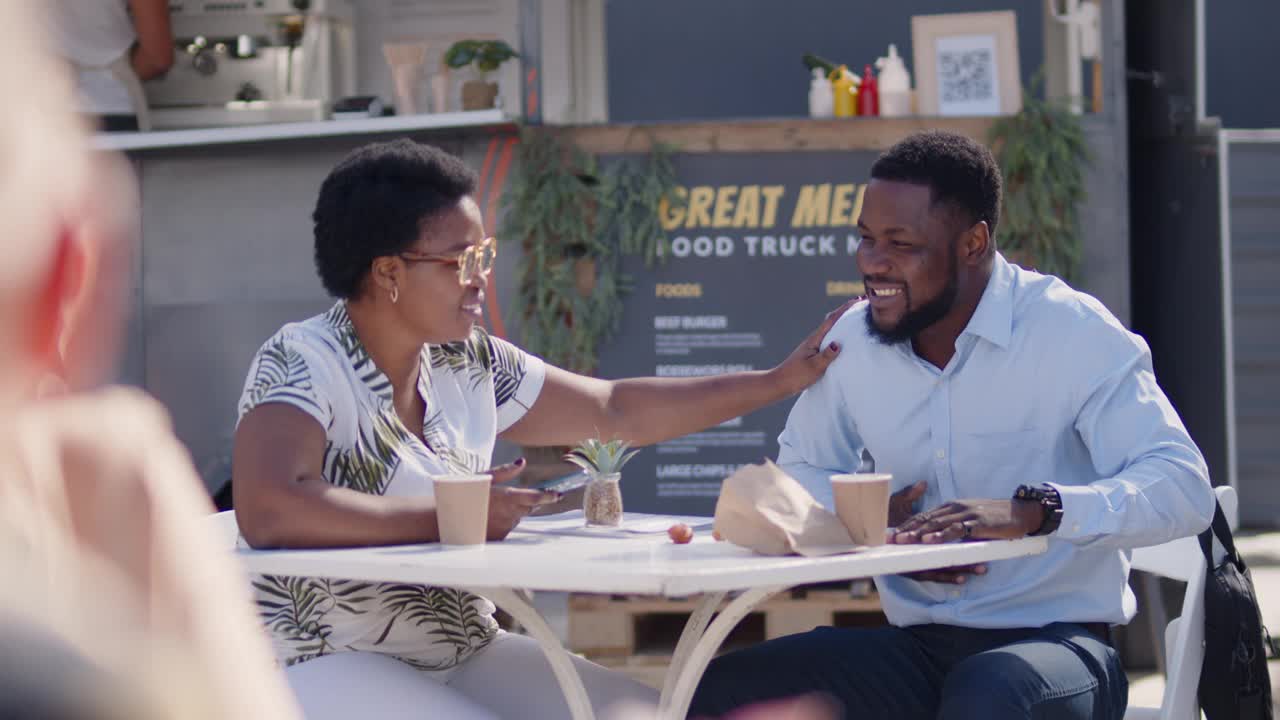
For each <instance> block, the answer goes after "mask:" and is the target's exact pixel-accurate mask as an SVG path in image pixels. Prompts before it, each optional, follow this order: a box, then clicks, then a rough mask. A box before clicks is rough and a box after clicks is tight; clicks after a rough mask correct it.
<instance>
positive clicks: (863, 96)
mask: <svg viewBox="0 0 1280 720" xmlns="http://www.w3.org/2000/svg"><path fill="white" fill-rule="evenodd" d="M858 114H859V115H879V114H880V88H879V87H877V85H876V76H875V75H874V74H872V71H871V66H870V65H868V66H866V67H865V68H864V69H863V71H862V86H861V87H859V88H858Z"/></svg>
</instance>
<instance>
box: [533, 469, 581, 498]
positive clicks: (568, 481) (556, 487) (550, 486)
mask: <svg viewBox="0 0 1280 720" xmlns="http://www.w3.org/2000/svg"><path fill="white" fill-rule="evenodd" d="M590 480H591V477H590V476H589V475H587V474H586V473H585V472H583V471H581V470H579V471H577V472H572V473H569V474H568V475H561V476H560V477H554V478H551V479H549V480H543V481H542V482H540V483H538V484H537V485H534V486H533V487H535V488H536V489H538V490H550V491H552V492H558V493H567V492H571V491H573V490H577V489H578V488H580V487H582V486H584V485H586V484H587V482H588V481H590Z"/></svg>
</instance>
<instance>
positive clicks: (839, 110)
mask: <svg viewBox="0 0 1280 720" xmlns="http://www.w3.org/2000/svg"><path fill="white" fill-rule="evenodd" d="M830 79H831V94H832V96H833V101H834V108H835V116H836V117H853V116H854V114H855V112H856V108H857V107H858V91H857V84H856V81H855V78H854V77H853V74H852V73H850V72H849V68H847V67H845V66H844V65H841V66H839V67H837V68H836V69H835V70H832V71H831V78H830Z"/></svg>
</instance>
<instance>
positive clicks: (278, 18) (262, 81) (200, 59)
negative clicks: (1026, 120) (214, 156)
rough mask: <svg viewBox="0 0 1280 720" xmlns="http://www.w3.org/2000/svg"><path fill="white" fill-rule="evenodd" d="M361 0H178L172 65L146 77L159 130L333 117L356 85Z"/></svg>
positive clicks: (172, 9)
mask: <svg viewBox="0 0 1280 720" xmlns="http://www.w3.org/2000/svg"><path fill="white" fill-rule="evenodd" d="M355 5H356V3H355V0H240V1H238V2H234V1H229V0H171V2H170V3H169V16H170V21H171V23H172V28H173V36H174V42H175V44H176V48H175V53H174V63H173V67H172V68H171V69H170V70H169V72H168V73H166V74H165V75H164V76H163V77H161V78H157V79H155V80H151V81H148V82H146V83H144V84H143V89H144V91H145V92H146V95H147V101H148V105H149V107H150V113H151V124H152V127H153V128H155V129H157V130H165V129H179V128H195V127H219V126H229V125H247V124H257V123H272V122H305V121H312V120H323V119H325V118H327V117H328V116H329V111H330V109H331V108H332V106H333V101H334V100H337V99H338V98H341V97H345V96H349V95H352V94H354V90H355V88H354V85H355V76H356V72H355V58H356V52H355V37H356V33H355Z"/></svg>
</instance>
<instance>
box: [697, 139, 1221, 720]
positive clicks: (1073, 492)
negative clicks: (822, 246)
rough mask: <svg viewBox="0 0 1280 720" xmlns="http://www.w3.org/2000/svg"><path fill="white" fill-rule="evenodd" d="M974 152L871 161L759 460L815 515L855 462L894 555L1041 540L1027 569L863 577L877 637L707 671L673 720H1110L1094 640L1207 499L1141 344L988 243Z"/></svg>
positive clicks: (911, 147)
mask: <svg viewBox="0 0 1280 720" xmlns="http://www.w3.org/2000/svg"><path fill="white" fill-rule="evenodd" d="M1000 193H1001V176H1000V169H999V168H998V167H997V165H996V162H995V159H994V158H993V157H992V155H991V152H990V151H989V150H988V149H987V148H985V147H983V146H982V145H979V144H978V143H977V142H975V141H973V140H971V139H969V138H965V137H963V136H960V135H956V134H952V133H940V132H931V133H920V134H917V135H913V136H911V137H909V138H907V139H905V140H903V141H902V142H900V143H898V144H897V145H895V146H894V147H893V148H891V149H889V150H888V151H887V152H886V153H885V154H884V155H882V156H881V157H880V158H879V159H878V160H877V161H876V163H875V164H874V165H873V166H872V168H871V181H870V183H869V184H868V185H867V191H866V197H865V198H864V200H863V205H862V215H861V217H860V218H859V219H858V230H859V233H860V234H861V236H862V243H861V245H859V247H858V250H857V258H856V259H857V264H858V270H859V271H860V272H861V274H862V276H863V278H864V280H865V282H866V287H867V296H868V301H867V302H866V303H861V304H859V305H856V306H855V307H854V308H853V309H852V310H851V311H849V312H848V313H847V314H846V315H845V316H844V317H843V318H841V319H840V321H839V322H837V323H836V325H835V328H834V329H833V330H832V331H831V334H830V335H829V336H828V338H827V339H826V340H824V342H829V341H835V342H839V343H841V344H842V345H843V346H844V352H843V353H841V355H840V357H839V358H837V359H836V361H835V363H833V364H832V366H831V368H830V370H829V371H828V372H827V374H826V375H825V376H824V377H823V378H822V379H821V380H819V381H818V382H817V383H815V384H814V385H813V387H811V388H809V389H808V390H807V391H805V392H804V394H802V395H801V396H800V399H799V400H797V401H796V404H795V407H794V408H792V411H791V415H790V417H789V418H788V419H787V425H786V428H785V429H784V430H783V432H782V435H781V436H780V437H779V440H778V442H779V445H780V448H781V450H780V453H779V455H778V463H779V465H781V466H782V467H783V469H785V470H786V471H787V472H788V473H790V474H791V475H792V476H794V477H795V478H796V479H797V480H799V481H800V482H801V483H802V484H804V485H805V486H806V487H807V488H808V489H809V490H810V491H811V492H812V493H813V494H814V495H815V497H817V498H818V499H819V500H821V501H822V502H823V503H824V504H826V505H827V506H828V507H830V506H831V504H832V488H831V482H830V477H831V475H832V474H835V473H845V472H853V471H854V470H855V469H856V468H857V467H859V465H860V461H861V459H862V456H863V452H864V451H866V452H869V453H870V456H871V457H872V458H873V459H874V461H875V469H876V471H878V472H887V473H892V475H893V486H894V489H895V490H897V492H896V493H895V495H894V496H893V497H892V499H891V501H890V508H889V524H890V526H891V528H893V530H894V531H893V532H892V533H891V536H890V538H889V541H890V542H893V543H905V544H911V543H945V542H963V541H966V540H970V539H972V540H979V539H983V540H986V539H1015V538H1021V537H1024V536H1027V535H1043V536H1047V537H1048V550H1047V551H1046V552H1045V553H1043V554H1041V555H1033V556H1029V557H1024V558H1016V559H1010V560H1001V561H998V562H992V563H988V564H983V565H979V566H970V567H958V568H950V569H945V570H939V571H934V572H924V573H914V574H911V575H907V576H885V577H877V578H876V579H875V581H876V586H877V588H878V589H879V591H880V598H881V602H882V604H883V605H884V610H885V614H886V615H887V616H888V618H889V622H890V623H891V625H890V626H889V627H883V628H868V629H851V628H832V627H823V628H818V629H816V630H813V631H811V632H808V633H802V634H798V635H792V636H788V637H784V638H779V639H776V640H772V641H769V642H766V643H762V644H760V645H757V646H755V647H752V648H747V649H745V650H741V651H739V652H736V653H730V654H728V655H724V656H721V657H720V658H717V659H716V660H715V661H713V662H712V663H711V665H710V666H709V667H708V669H707V673H706V674H705V675H704V676H703V678H702V681H701V683H700V685H699V687H698V691H697V694H696V696H695V697H694V700H693V704H692V712H691V714H692V715H694V716H699V715H717V714H723V713H725V712H727V711H729V710H730V709H732V708H735V707H738V706H741V705H743V704H746V703H751V702H757V701H760V700H764V699H768V698H777V697H785V696H788V695H795V694H799V693H806V692H823V693H826V694H827V695H828V696H829V697H831V698H834V699H836V700H838V701H839V702H840V703H841V704H842V705H843V706H844V714H845V716H846V717H850V718H866V719H867V720H879V719H881V718H886V719H887V718H893V719H894V720H924V718H943V719H945V720H958V719H961V718H983V719H985V718H1001V719H1005V718H1008V719H1014V718H1043V719H1045V720H1059V719H1061V720H1084V719H1085V718H1094V719H1096V720H1121V718H1122V717H1123V715H1124V710H1125V704H1126V702H1127V689H1128V685H1127V680H1126V678H1125V674H1124V669H1123V668H1122V667H1121V665H1120V657H1119V655H1118V654H1117V652H1116V650H1115V649H1114V648H1112V647H1111V646H1110V642H1109V626H1110V625H1116V624H1124V623H1127V622H1128V621H1129V620H1130V618H1132V617H1133V615H1134V612H1135V610H1136V607H1135V601H1134V596H1133V593H1132V592H1131V591H1130V590H1129V586H1128V573H1129V551H1130V550H1131V549H1132V548H1136V547H1143V546H1147V545H1158V544H1160V543H1164V542H1167V541H1169V540H1173V539H1174V538H1178V537H1184V536H1188V535H1194V534H1196V533H1198V532H1201V531H1203V530H1204V529H1205V528H1206V527H1207V526H1208V525H1209V521H1210V519H1211V518H1212V517H1213V509H1214V495H1213V491H1212V489H1211V488H1210V486H1209V477H1208V470H1207V468H1206V466H1205V461H1204V458H1203V457H1202V456H1201V454H1200V451H1199V449H1198V448H1197V447H1196V445H1195V443H1194V442H1193V441H1192V440H1191V437H1190V436H1189V435H1188V434H1187V431H1186V428H1185V427H1183V425H1182V421H1181V420H1180V419H1179V418H1178V414H1177V412H1175V411H1174V409H1173V406H1172V405H1171V404H1170V403H1169V400H1168V399H1167V398H1166V397H1165V395H1164V393H1163V392H1162V391H1161V390H1160V386H1159V385H1158V384H1157V383H1156V378H1155V375H1154V373H1153V372H1152V368H1151V353H1150V351H1149V350H1148V348H1147V344H1146V343H1145V342H1144V341H1143V340H1142V338H1141V337H1139V336H1137V335H1134V334H1133V333H1130V332H1128V331H1127V330H1125V328H1124V326H1123V325H1121V324H1120V322H1119V321H1118V320H1117V319H1116V318H1115V316H1113V315H1112V314H1111V313H1110V312H1108V311H1107V309H1106V308H1105V307H1103V305H1102V304H1101V303H1099V302H1098V301H1097V300H1095V299H1094V298H1092V297H1090V296H1088V295H1086V294H1084V293H1081V292H1078V291H1076V290H1074V289H1072V288H1070V287H1069V286H1067V285H1066V283H1064V282H1062V281H1061V280H1059V279H1057V278H1054V277H1050V276H1045V275H1041V274H1039V273H1036V272H1032V271H1028V270H1024V269H1022V268H1020V267H1017V266H1015V265H1012V264H1010V263H1009V262H1007V261H1006V260H1005V259H1004V257H1003V256H1002V255H1001V254H1000V253H999V252H998V251H997V249H996V226H997V222H998V220H999V215H1000Z"/></svg>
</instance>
